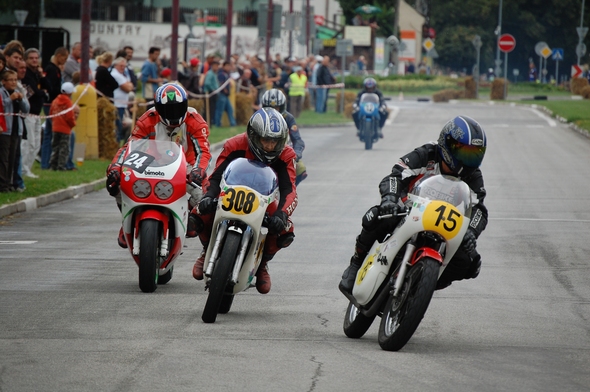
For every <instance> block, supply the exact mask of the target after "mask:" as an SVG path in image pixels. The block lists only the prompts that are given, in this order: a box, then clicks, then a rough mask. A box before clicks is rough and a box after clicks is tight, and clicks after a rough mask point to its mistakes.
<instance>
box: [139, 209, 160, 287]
mask: <svg viewBox="0 0 590 392" xmlns="http://www.w3.org/2000/svg"><path fill="white" fill-rule="evenodd" d="M139 241H140V243H139V288H140V289H141V291H143V292H144V293H153V292H154V291H156V289H157V288H158V268H159V264H160V263H159V261H160V245H159V244H160V222H158V221H157V220H153V219H146V220H144V221H142V222H141V223H140V226H139Z"/></svg>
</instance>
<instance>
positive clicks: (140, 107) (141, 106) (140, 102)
mask: <svg viewBox="0 0 590 392" xmlns="http://www.w3.org/2000/svg"><path fill="white" fill-rule="evenodd" d="M136 100H137V114H136V119H138V118H140V117H141V116H142V115H143V114H144V113H145V112H147V106H146V100H145V98H136Z"/></svg>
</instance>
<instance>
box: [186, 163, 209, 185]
mask: <svg viewBox="0 0 590 392" xmlns="http://www.w3.org/2000/svg"><path fill="white" fill-rule="evenodd" d="M205 177H207V173H206V172H205V170H203V169H201V168H200V167H195V168H194V169H193V170H191V171H190V172H189V173H188V174H187V175H186V180H187V181H188V182H189V183H193V182H194V183H195V184H197V185H198V186H201V185H203V180H204V179H205Z"/></svg>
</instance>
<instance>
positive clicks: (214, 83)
mask: <svg viewBox="0 0 590 392" xmlns="http://www.w3.org/2000/svg"><path fill="white" fill-rule="evenodd" d="M218 71H219V61H217V60H215V61H213V62H212V63H211V66H210V69H209V71H208V72H207V74H206V75H205V81H204V83H203V91H204V92H205V94H211V93H212V92H213V91H215V90H217V89H218V88H219V80H218V79H217V72H218ZM208 100H209V108H208V110H206V111H205V112H206V113H205V115H206V121H207V123H208V124H209V125H217V124H214V121H212V120H213V118H214V116H215V110H216V107H215V104H216V102H217V94H216V95H210V96H209V98H208Z"/></svg>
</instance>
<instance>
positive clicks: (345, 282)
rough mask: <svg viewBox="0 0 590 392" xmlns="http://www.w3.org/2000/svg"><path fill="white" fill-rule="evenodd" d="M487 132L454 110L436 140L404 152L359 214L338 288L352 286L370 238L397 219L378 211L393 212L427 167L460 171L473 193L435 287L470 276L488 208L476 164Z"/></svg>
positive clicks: (478, 258)
mask: <svg viewBox="0 0 590 392" xmlns="http://www.w3.org/2000/svg"><path fill="white" fill-rule="evenodd" d="M486 144H487V138H486V135H485V132H484V130H483V128H482V127H481V126H480V125H479V124H478V123H477V122H476V121H475V120H473V119H471V118H469V117H467V116H458V117H455V118H454V119H452V120H450V121H449V122H447V124H446V125H445V126H444V127H443V129H442V131H441V133H440V136H439V139H438V142H430V143H427V144H425V145H423V146H420V147H418V148H416V149H415V150H414V151H412V152H410V153H408V154H406V155H404V156H403V157H401V158H400V160H399V161H398V162H397V163H396V164H395V165H394V166H393V169H392V170H391V173H390V174H389V175H387V176H386V177H385V178H383V180H382V181H381V183H380V184H379V192H380V193H381V204H380V205H379V206H374V207H372V208H371V209H369V211H367V213H366V214H365V215H364V217H363V222H362V226H363V228H362V230H361V233H360V234H359V235H358V237H357V238H356V246H355V252H354V255H353V256H352V258H351V259H350V265H349V266H348V268H346V270H345V271H344V274H343V275H342V281H341V282H340V288H341V290H345V291H347V292H351V291H352V288H353V286H354V280H355V278H356V274H357V271H358V270H359V268H360V266H361V265H362V263H363V261H364V259H365V257H366V255H367V253H368V251H369V250H370V249H371V247H372V245H373V243H374V242H375V241H380V242H381V241H383V239H384V238H385V236H386V235H387V234H388V233H391V232H392V231H393V229H394V228H395V226H396V225H397V222H398V220H397V219H383V220H378V219H377V216H378V215H387V214H395V213H397V212H398V210H399V209H400V208H401V207H402V206H403V204H401V203H400V201H401V200H403V199H405V197H406V195H407V192H408V190H409V189H410V188H411V187H412V186H413V184H414V183H415V182H416V181H417V180H419V179H420V178H421V177H422V176H424V175H425V174H426V173H432V174H447V175H451V176H454V177H459V178H461V180H463V181H464V182H465V183H466V184H467V185H468V186H469V188H471V189H472V190H473V191H474V192H475V193H476V195H477V198H478V204H476V205H475V206H474V207H473V213H472V219H471V223H470V225H469V228H468V230H467V233H466V234H465V237H464V238H463V243H462V244H461V248H459V250H458V251H457V252H456V253H455V255H454V256H453V258H452V259H451V261H450V262H449V265H448V266H447V268H446V269H445V271H444V272H443V275H442V276H441V277H440V278H439V280H438V284H437V289H443V288H445V287H447V286H449V285H450V284H451V282H452V281H454V280H462V279H470V278H475V277H477V275H478V274H479V270H480V267H481V256H480V255H479V253H478V252H477V250H476V249H475V248H476V243H477V242H476V241H477V238H478V237H479V236H480V234H481V233H482V231H483V230H484V229H485V228H486V225H487V223H488V210H487V208H486V207H485V205H484V204H483V201H484V199H485V197H486V190H485V187H484V181H483V176H482V173H481V170H480V169H479V166H480V164H481V162H482V160H483V157H484V154H485V150H486Z"/></svg>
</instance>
